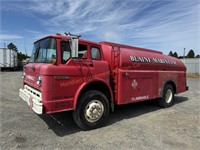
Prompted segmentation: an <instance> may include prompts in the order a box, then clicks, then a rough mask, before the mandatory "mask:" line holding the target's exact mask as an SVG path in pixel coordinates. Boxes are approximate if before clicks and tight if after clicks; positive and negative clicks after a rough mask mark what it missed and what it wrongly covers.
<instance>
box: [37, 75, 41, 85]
mask: <svg viewBox="0 0 200 150" xmlns="http://www.w3.org/2000/svg"><path fill="white" fill-rule="evenodd" d="M36 84H37V85H38V86H41V84H42V77H41V76H38V77H37V81H36Z"/></svg>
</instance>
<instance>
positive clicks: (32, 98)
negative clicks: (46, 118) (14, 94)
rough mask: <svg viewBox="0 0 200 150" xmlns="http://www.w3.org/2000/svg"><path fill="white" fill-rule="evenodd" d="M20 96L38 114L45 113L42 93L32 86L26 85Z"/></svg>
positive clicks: (20, 90) (20, 91)
mask: <svg viewBox="0 0 200 150" xmlns="http://www.w3.org/2000/svg"><path fill="white" fill-rule="evenodd" d="M19 96H20V97H21V98H22V99H23V100H24V101H25V102H26V103H27V104H28V106H29V107H30V109H32V110H33V111H34V112H35V113H36V114H42V113H43V104H42V99H41V97H42V96H41V93H40V92H39V91H37V90H35V89H33V88H31V87H30V86H27V85H25V86H24V89H19Z"/></svg>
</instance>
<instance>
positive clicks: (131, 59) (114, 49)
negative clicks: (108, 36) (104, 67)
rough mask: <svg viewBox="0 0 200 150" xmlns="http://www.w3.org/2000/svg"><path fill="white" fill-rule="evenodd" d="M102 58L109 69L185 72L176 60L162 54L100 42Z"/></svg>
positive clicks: (183, 66)
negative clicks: (106, 62)
mask: <svg viewBox="0 0 200 150" xmlns="http://www.w3.org/2000/svg"><path fill="white" fill-rule="evenodd" d="M100 45H101V46H102V51H103V57H104V59H105V60H106V61H108V62H109V64H110V67H111V69H113V68H116V67H118V68H120V69H123V70H160V71H186V67H185V65H184V64H183V63H182V62H181V61H180V60H179V59H177V58H174V57H171V56H167V55H164V54H163V53H162V52H159V51H155V50H150V49H145V48H139V47H134V46H128V45H122V44H116V43H110V42H100Z"/></svg>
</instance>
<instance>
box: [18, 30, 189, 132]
mask: <svg viewBox="0 0 200 150" xmlns="http://www.w3.org/2000/svg"><path fill="white" fill-rule="evenodd" d="M79 37H80V36H77V35H72V34H70V33H65V35H61V34H56V35H50V36H47V37H44V38H42V39H40V40H38V41H36V42H35V43H34V47H33V52H32V56H31V59H30V62H29V63H28V64H27V65H25V66H24V72H23V75H22V77H23V87H22V88H21V89H19V95H20V97H21V98H22V99H23V100H24V101H26V102H27V103H28V105H29V107H30V108H31V109H32V110H33V111H34V112H35V113H37V114H52V113H58V112H63V111H71V110H72V111H73V118H74V121H75V122H76V124H77V125H78V126H79V127H80V128H81V129H83V130H90V129H94V128H98V127H100V126H102V125H103V124H104V123H105V122H106V120H107V118H108V115H109V112H110V111H111V110H112V111H113V110H114V106H115V105H122V104H129V103H135V102H141V101H146V100H153V99H156V100H157V103H158V105H159V106H161V107H164V108H166V107H170V106H172V105H173V104H174V94H178V93H181V92H185V91H186V90H188V87H187V86H186V67H185V66H184V64H183V63H182V62H181V61H180V60H178V59H176V58H173V57H169V56H166V55H163V54H162V52H159V51H154V50H149V49H144V48H139V47H133V46H128V45H122V44H116V43H110V42H99V43H97V42H92V41H88V40H83V39H80V38H79Z"/></svg>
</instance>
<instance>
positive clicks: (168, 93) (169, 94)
mask: <svg viewBox="0 0 200 150" xmlns="http://www.w3.org/2000/svg"><path fill="white" fill-rule="evenodd" d="M172 96H173V93H172V91H171V90H170V89H168V90H167V91H166V94H165V101H166V103H170V102H171V101H172Z"/></svg>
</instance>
